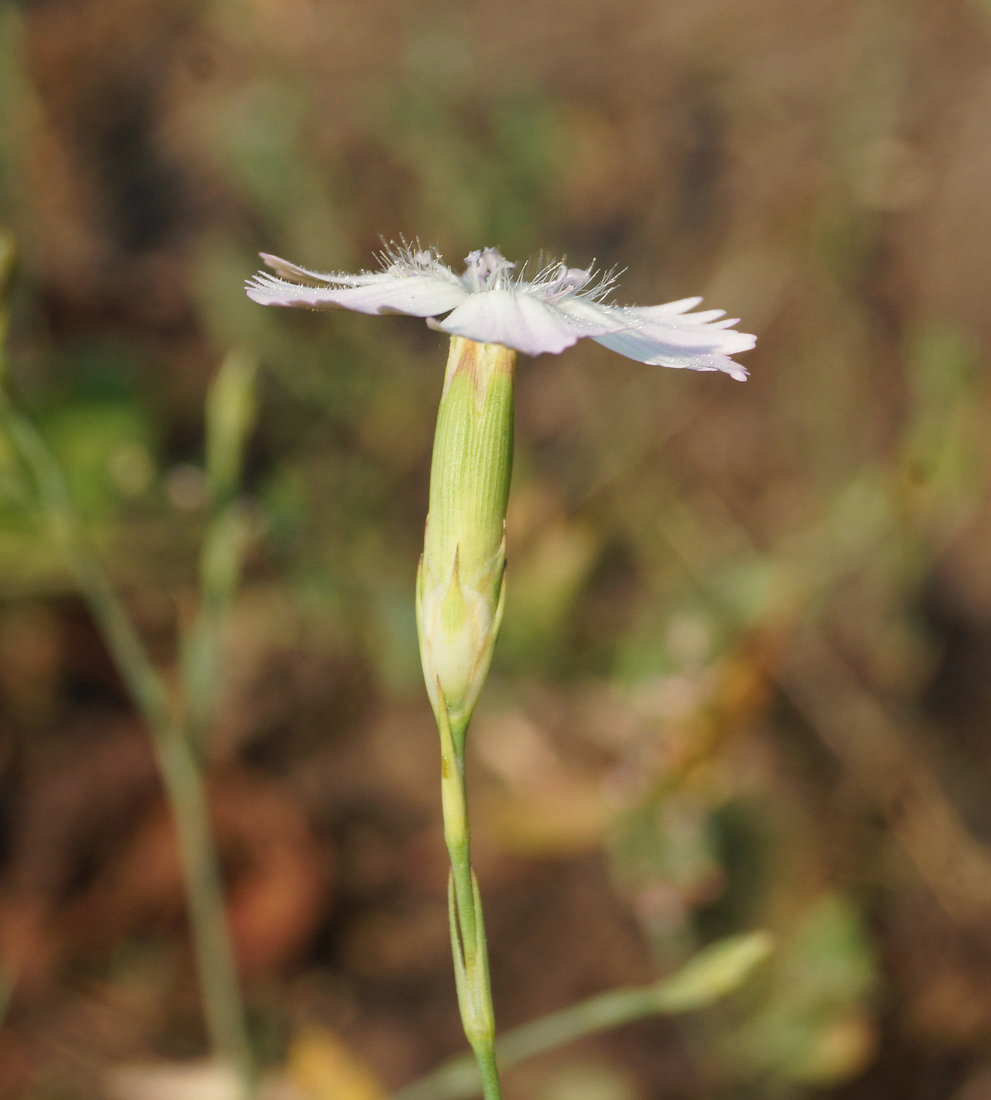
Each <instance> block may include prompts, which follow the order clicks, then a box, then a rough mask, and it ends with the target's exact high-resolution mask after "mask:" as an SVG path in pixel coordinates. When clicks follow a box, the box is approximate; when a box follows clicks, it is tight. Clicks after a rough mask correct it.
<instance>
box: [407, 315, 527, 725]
mask: <svg viewBox="0 0 991 1100" xmlns="http://www.w3.org/2000/svg"><path fill="white" fill-rule="evenodd" d="M515 366H516V353H515V352H514V351H511V350H510V349H508V348H505V347H503V346H502V345H501V344H478V343H475V342H474V341H473V340H466V339H464V338H462V337H458V336H455V337H453V338H452V339H451V352H450V356H449V358H448V363H447V373H446V375H445V378H444V393H443V396H442V397H441V403H440V410H439V412H438V415H437V433H436V436H435V438H434V450H433V461H432V464H431V469H430V505H429V512H428V516H427V530H426V536H425V540H424V548H423V558H422V559H421V563H420V572H419V576H418V579H417V623H418V626H419V633H420V654H421V658H422V661H423V672H424V677H425V679H426V683H427V690H428V692H429V693H430V697H431V701H432V702H433V705H434V709H435V711H436V710H437V708H438V706H439V705H440V702H441V700H440V698H439V696H438V685H439V691H440V692H441V693H442V694H443V702H444V706H445V707H446V709H447V711H448V714H449V716H450V721H451V726H452V730H453V731H455V733H456V734H460V736H463V733H464V727H466V726H467V723H468V719H469V718H470V717H471V711H472V710H473V709H474V706H475V703H476V702H477V700H478V695H479V693H480V692H481V689H482V684H483V683H484V680H485V676H486V674H487V673H488V668H489V663H490V661H491V657H492V648H493V646H494V645H495V639H496V635H497V634H498V630H499V623H500V620H501V617H502V603H503V595H504V586H503V570H504V565H505V522H506V504H507V501H508V499H509V482H510V477H511V474H512V462H513V383H514V374H515Z"/></svg>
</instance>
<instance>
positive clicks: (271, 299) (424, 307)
mask: <svg viewBox="0 0 991 1100" xmlns="http://www.w3.org/2000/svg"><path fill="white" fill-rule="evenodd" d="M245 289H246V291H247V295H248V297H249V298H251V300H252V301H254V302H258V304H259V305H263V306H294V307H296V308H297V309H353V310H356V311H357V312H359V313H408V314H411V315H412V316H414V317H434V316H436V315H437V314H438V313H447V311H448V310H451V309H454V307H455V306H457V305H458V304H459V303H461V302H463V301H464V300H465V299H466V298H467V297H468V291H467V290H466V289H465V288H464V287H463V286H462V285H461V283H460V281H458V282H453V281H450V280H448V279H446V278H444V277H443V276H441V275H433V274H422V275H420V274H417V275H389V274H387V273H385V272H383V273H382V275H381V277H378V278H376V281H375V282H369V283H368V284H367V285H364V286H345V287H315V286H301V285H299V284H298V283H288V282H286V281H285V280H284V279H279V278H277V277H276V276H274V275H268V274H267V273H265V272H263V271H260V272H259V273H258V274H257V275H255V277H254V278H253V279H251V280H249V281H248V283H247V284H246V287H245Z"/></svg>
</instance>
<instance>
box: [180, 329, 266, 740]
mask: <svg viewBox="0 0 991 1100" xmlns="http://www.w3.org/2000/svg"><path fill="white" fill-rule="evenodd" d="M256 373H257V362H256V361H255V360H254V359H252V358H250V357H248V356H247V355H245V354H244V353H243V352H241V351H239V350H237V349H235V350H234V351H232V352H231V353H230V354H229V355H228V356H227V357H226V358H225V359H224V361H223V363H222V364H221V365H220V369H219V371H218V372H217V377H216V378H215V379H214V382H213V385H212V386H211V387H210V392H209V394H208V396H207V403H206V457H207V461H206V472H207V483H208V485H209V490H210V512H209V517H208V519H207V525H206V530H205V531H204V534H203V546H202V549H201V552H200V591H199V604H198V607H197V612H196V618H195V619H194V620H193V623H192V624H191V626H190V627H189V630H188V631H187V632H186V634H185V636H184V638H183V640H182V652H181V659H180V667H181V675H182V685H183V701H184V703H185V708H186V710H185V725H186V727H187V731H188V736H189V739H190V741H191V743H192V745H193V747H194V749H195V750H196V751H197V752H198V753H200V754H201V755H205V753H206V751H207V748H208V743H209V739H210V732H211V727H212V725H213V719H214V715H215V711H216V706H217V689H218V687H219V685H220V683H221V679H222V675H221V674H222V658H223V644H224V635H225V631H226V626H227V619H228V613H229V610H230V604H231V600H232V599H233V596H234V593H235V591H236V590H237V585H238V582H239V581H240V577H241V566H242V563H243V560H244V551H245V547H246V544H247V540H248V533H249V525H250V518H249V516H248V514H247V512H246V510H245V508H244V505H243V503H242V502H241V501H240V500H238V498H237V494H238V492H239V490H240V486H241V472H242V468H243V465H244V449H245V443H246V440H247V437H248V433H249V432H250V431H251V427H252V425H253V423H254V414H255V400H254V382H255V375H256Z"/></svg>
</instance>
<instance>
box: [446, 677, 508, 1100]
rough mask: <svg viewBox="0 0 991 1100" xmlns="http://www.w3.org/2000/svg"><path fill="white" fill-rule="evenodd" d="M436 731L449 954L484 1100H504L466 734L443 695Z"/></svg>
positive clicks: (464, 1025) (463, 1024) (459, 1004)
mask: <svg viewBox="0 0 991 1100" xmlns="http://www.w3.org/2000/svg"><path fill="white" fill-rule="evenodd" d="M438 696H439V698H440V699H441V705H440V708H439V711H438V719H439V720H438V728H439V731H440V741H441V803H442V806H443V811H444V839H445V841H446V843H447V851H448V855H449V856H450V860H451V889H450V924H451V952H452V954H453V956H454V973H455V980H456V982H457V988H458V1007H459V1009H460V1011H461V1023H462V1026H463V1027H464V1032H465V1037H466V1038H467V1039H468V1042H469V1043H470V1044H471V1048H472V1050H473V1052H474V1054H475V1058H476V1061H477V1063H478V1072H479V1074H480V1075H481V1082H482V1091H483V1094H484V1097H485V1100H502V1091H501V1089H500V1087H499V1073H498V1070H497V1068H496V1057H495V1013H494V1010H493V1007H492V989H491V984H490V982H489V956H488V946H487V944H486V940H485V922H484V919H483V916H482V899H481V895H480V893H479V889H478V880H477V879H476V878H475V872H474V871H473V870H472V866H471V833H470V829H469V825H468V800H467V795H466V792H465V773H464V741H465V730H464V729H461V730H456V731H452V729H451V723H450V719H449V716H448V712H447V707H446V706H445V705H444V703H443V698H444V696H443V693H442V692H440V690H439V689H438Z"/></svg>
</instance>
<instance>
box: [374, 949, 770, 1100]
mask: <svg viewBox="0 0 991 1100" xmlns="http://www.w3.org/2000/svg"><path fill="white" fill-rule="evenodd" d="M772 947H773V943H772V940H771V937H770V936H768V935H767V934H766V933H763V932H751V933H744V934H742V935H737V936H730V937H728V938H727V939H725V940H721V941H719V942H718V943H715V944H712V945H711V946H710V947H706V948H704V949H703V950H702V951H700V952H699V953H698V954H697V955H696V956H695V957H694V958H693V959H691V960H690V961H689V962H688V963H687V964H686V965H685V966H684V967H683V968H682V969H681V970H679V971H676V972H675V973H674V974H672V975H671V976H669V977H667V978H664V979H662V980H661V981H659V982H655V983H654V984H653V985H647V986H640V987H638V988H634V989H616V990H612V991H611V992H609V993H602V994H600V995H599V996H597V997H590V998H589V999H588V1000H586V1001H581V1002H579V1003H578V1004H576V1005H572V1006H571V1007H569V1008H565V1009H562V1010H561V1011H560V1012H552V1013H551V1014H550V1015H548V1016H542V1017H541V1018H540V1019H538V1020H533V1021H532V1022H531V1023H528V1024H523V1025H522V1026H521V1027H517V1028H514V1029H513V1030H512V1031H507V1032H506V1034H505V1035H503V1036H502V1037H501V1038H500V1039H499V1041H498V1042H497V1043H496V1044H495V1054H496V1055H497V1056H498V1059H499V1065H500V1066H501V1068H502V1069H503V1070H506V1069H509V1068H510V1067H511V1066H514V1065H516V1064H517V1063H519V1062H522V1061H524V1060H525V1059H526V1058H531V1057H533V1056H534V1055H536V1054H541V1053H543V1052H544V1051H548V1050H554V1049H556V1048H558V1047H560V1046H564V1045H565V1044H566V1043H570V1042H574V1041H575V1040H576V1039H581V1038H582V1037H584V1036H586V1035H593V1034H595V1033H597V1032H600V1031H605V1030H608V1029H609V1028H614V1027H618V1026H619V1025H621V1024H626V1023H631V1022H632V1021H634V1020H640V1019H643V1018H644V1017H645V1016H654V1015H673V1014H675V1013H681V1012H689V1011H692V1010H695V1009H699V1008H704V1007H706V1006H707V1005H710V1004H713V1003H715V1002H716V1001H718V1000H720V999H721V998H723V997H725V996H727V995H728V994H730V993H732V992H734V990H736V989H738V988H739V987H740V986H741V985H742V984H743V983H744V982H745V981H746V980H747V979H748V978H749V977H750V976H751V974H752V973H753V972H754V970H755V969H756V968H757V967H758V966H759V965H760V964H761V963H762V962H763V961H764V960H765V959H766V958H767V957H768V955H769V954H770V952H771V950H772ZM480 1071H481V1072H480ZM492 1071H493V1072H495V1067H494V1063H493V1070H492ZM484 1088H485V1069H484V1068H483V1067H482V1066H481V1064H479V1065H478V1066H476V1065H475V1064H474V1063H473V1061H472V1060H471V1058H470V1057H465V1056H463V1055H462V1056H458V1057H457V1058H452V1059H451V1060H450V1061H448V1062H446V1063H444V1065H442V1066H440V1067H439V1068H438V1069H436V1070H434V1071H433V1072H432V1073H429V1074H427V1076H426V1077H422V1078H421V1079H420V1080H419V1081H414V1082H413V1084H411V1085H407V1086H406V1088H404V1089H400V1091H399V1092H397V1093H396V1094H395V1095H394V1096H393V1098H392V1100H469V1098H470V1097H473V1096H477V1095H478V1093H479V1092H481V1091H484ZM486 1095H488V1094H487V1093H486Z"/></svg>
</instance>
